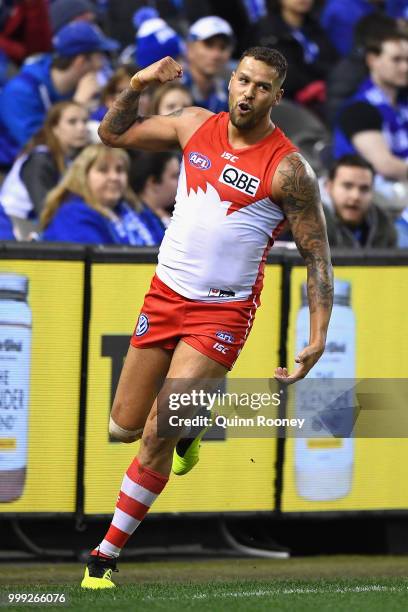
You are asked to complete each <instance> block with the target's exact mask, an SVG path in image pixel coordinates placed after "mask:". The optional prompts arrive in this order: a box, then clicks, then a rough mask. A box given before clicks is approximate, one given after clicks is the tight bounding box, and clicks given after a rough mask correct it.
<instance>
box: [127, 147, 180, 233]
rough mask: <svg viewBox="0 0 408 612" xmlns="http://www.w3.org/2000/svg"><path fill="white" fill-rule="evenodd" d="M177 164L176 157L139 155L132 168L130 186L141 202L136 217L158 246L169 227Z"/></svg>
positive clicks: (163, 154) (159, 154) (174, 195)
mask: <svg viewBox="0 0 408 612" xmlns="http://www.w3.org/2000/svg"><path fill="white" fill-rule="evenodd" d="M179 174H180V162H179V158H178V155H177V153H170V152H168V153H142V154H141V155H140V157H139V158H138V159H136V161H135V163H134V164H133V165H132V172H131V176H130V180H131V185H132V187H133V189H134V191H135V192H136V193H137V196H138V198H139V200H140V201H141V205H142V210H141V213H140V217H141V219H142V221H143V222H144V223H145V225H146V226H147V228H148V229H149V231H150V233H151V234H152V236H153V239H154V244H160V243H161V241H162V240H163V236H164V232H165V230H166V228H167V226H168V225H169V223H170V214H169V209H170V208H171V207H172V206H173V205H174V200H175V197H176V192H177V182H178V177H179Z"/></svg>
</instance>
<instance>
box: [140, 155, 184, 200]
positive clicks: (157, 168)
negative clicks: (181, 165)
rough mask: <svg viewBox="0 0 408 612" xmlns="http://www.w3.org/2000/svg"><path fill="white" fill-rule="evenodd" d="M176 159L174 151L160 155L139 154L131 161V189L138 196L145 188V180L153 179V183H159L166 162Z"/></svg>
mask: <svg viewBox="0 0 408 612" xmlns="http://www.w3.org/2000/svg"><path fill="white" fill-rule="evenodd" d="M173 158H176V159H178V154H177V153H176V152H174V151H164V152H160V153H151V152H147V151H146V152H145V151H143V153H140V155H137V156H135V157H134V159H132V163H131V170H130V176H129V181H130V184H131V186H132V189H133V190H134V191H135V192H136V193H137V194H139V193H140V192H142V191H143V189H144V188H145V186H146V183H147V180H148V179H149V178H153V181H154V182H155V183H161V181H162V178H163V174H164V171H165V169H166V166H167V164H168V162H169V161H170V160H171V159H173Z"/></svg>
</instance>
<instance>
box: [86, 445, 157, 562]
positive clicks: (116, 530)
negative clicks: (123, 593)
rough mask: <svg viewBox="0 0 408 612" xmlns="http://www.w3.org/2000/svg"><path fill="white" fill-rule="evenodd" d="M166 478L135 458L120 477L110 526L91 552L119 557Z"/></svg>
mask: <svg viewBox="0 0 408 612" xmlns="http://www.w3.org/2000/svg"><path fill="white" fill-rule="evenodd" d="M167 481H168V478H166V476H163V475H162V474H159V473H158V472H155V471H154V470H151V469H150V468H147V467H143V466H142V465H140V463H139V461H138V459H137V457H136V459H134V461H133V463H132V464H131V465H130V467H129V469H128V471H127V472H126V474H125V476H124V478H123V482H122V486H121V489H120V493H119V497H118V501H117V503H116V510H115V513H114V515H113V519H112V523H111V526H110V527H109V529H108V532H107V534H106V535H105V537H104V539H103V540H102V542H101V543H100V544H99V546H97V547H96V548H95V549H94V550H93V551H92V552H91V555H98V554H99V555H100V556H101V557H109V558H112V557H118V556H119V554H120V551H121V549H122V548H123V547H124V545H125V544H126V542H127V541H128V539H129V538H130V536H131V535H132V533H133V532H134V531H135V529H136V528H137V527H138V526H139V525H140V523H141V522H142V520H143V519H144V517H145V516H146V514H147V512H148V511H149V509H150V506H151V505H152V504H153V502H154V500H155V499H156V497H157V496H158V495H159V494H160V493H161V492H162V491H163V489H164V487H165V486H166V484H167Z"/></svg>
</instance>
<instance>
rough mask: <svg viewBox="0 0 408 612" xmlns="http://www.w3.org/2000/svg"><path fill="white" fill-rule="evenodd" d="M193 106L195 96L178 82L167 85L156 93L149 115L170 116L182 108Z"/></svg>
mask: <svg viewBox="0 0 408 612" xmlns="http://www.w3.org/2000/svg"><path fill="white" fill-rule="evenodd" d="M192 105H193V96H192V95H191V92H190V90H189V89H188V88H187V87H186V86H185V85H182V83H177V82H170V83H165V84H164V85H161V86H160V87H158V88H157V89H156V90H155V91H154V93H153V95H152V101H151V105H150V110H149V115H170V113H173V112H174V111H176V110H178V109H180V108H186V107H187V106H192Z"/></svg>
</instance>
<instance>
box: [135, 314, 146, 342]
mask: <svg viewBox="0 0 408 612" xmlns="http://www.w3.org/2000/svg"><path fill="white" fill-rule="evenodd" d="M148 329H149V318H148V317H147V315H145V314H143V312H142V314H141V315H140V316H139V320H138V322H137V327H136V336H143V335H144V334H145V333H146V332H147V330H148Z"/></svg>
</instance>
